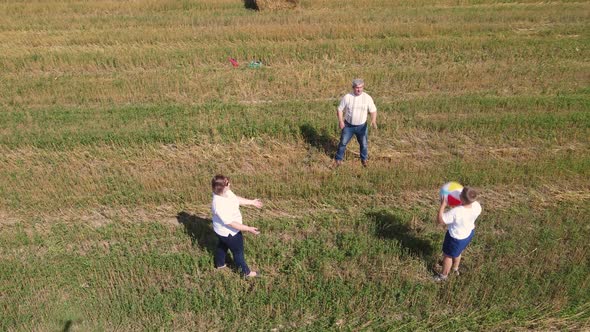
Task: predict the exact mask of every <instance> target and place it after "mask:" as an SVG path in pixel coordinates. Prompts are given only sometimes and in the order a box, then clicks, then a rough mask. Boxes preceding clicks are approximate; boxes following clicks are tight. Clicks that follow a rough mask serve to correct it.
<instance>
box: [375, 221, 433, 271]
mask: <svg viewBox="0 0 590 332" xmlns="http://www.w3.org/2000/svg"><path fill="white" fill-rule="evenodd" d="M367 216H368V217H369V219H371V220H373V222H374V223H375V235H376V236H377V237H379V238H383V239H390V240H397V241H398V242H399V243H400V245H401V247H402V248H405V249H406V250H407V252H408V253H409V254H410V255H413V256H416V257H419V258H421V259H423V260H425V261H426V262H427V263H429V264H428V266H431V265H432V264H431V263H432V262H433V261H434V259H435V257H434V256H433V253H434V249H433V245H432V242H431V241H430V240H426V239H422V238H420V237H419V236H418V234H417V231H415V230H412V228H411V227H410V226H408V223H409V221H410V220H404V219H407V218H404V217H403V216H399V215H395V214H392V213H390V212H386V211H373V212H369V213H367Z"/></svg>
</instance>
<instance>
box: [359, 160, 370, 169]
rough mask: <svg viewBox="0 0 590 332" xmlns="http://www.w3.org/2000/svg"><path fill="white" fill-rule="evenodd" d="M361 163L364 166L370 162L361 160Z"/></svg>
mask: <svg viewBox="0 0 590 332" xmlns="http://www.w3.org/2000/svg"><path fill="white" fill-rule="evenodd" d="M361 164H363V167H367V166H369V162H368V161H366V160H361Z"/></svg>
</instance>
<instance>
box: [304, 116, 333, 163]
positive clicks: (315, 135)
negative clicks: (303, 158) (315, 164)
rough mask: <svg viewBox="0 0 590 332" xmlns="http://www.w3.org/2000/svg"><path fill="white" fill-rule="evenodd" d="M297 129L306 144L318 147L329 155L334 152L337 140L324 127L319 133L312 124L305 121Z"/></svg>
mask: <svg viewBox="0 0 590 332" xmlns="http://www.w3.org/2000/svg"><path fill="white" fill-rule="evenodd" d="M299 129H300V130H301V135H302V136H303V139H304V140H305V142H306V143H307V144H309V145H311V146H313V147H315V148H317V149H319V150H320V151H322V152H324V153H325V154H326V155H328V156H329V157H332V156H333V155H334V154H335V153H336V149H338V140H337V139H335V138H333V137H332V136H330V135H329V134H328V132H327V130H326V129H325V128H324V129H322V132H321V133H319V132H318V131H317V129H315V128H314V127H313V126H312V125H310V124H307V123H306V124H302V125H301V126H300V127H299Z"/></svg>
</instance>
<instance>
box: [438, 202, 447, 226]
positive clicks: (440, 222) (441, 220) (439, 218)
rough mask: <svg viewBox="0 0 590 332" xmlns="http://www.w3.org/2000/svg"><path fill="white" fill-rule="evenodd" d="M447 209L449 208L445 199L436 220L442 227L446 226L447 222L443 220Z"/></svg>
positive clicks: (441, 203)
mask: <svg viewBox="0 0 590 332" xmlns="http://www.w3.org/2000/svg"><path fill="white" fill-rule="evenodd" d="M446 207H447V201H446V200H445V199H444V198H443V199H441V200H440V207H439V209H438V216H437V218H436V221H437V223H438V224H439V225H442V226H444V225H445V222H444V220H443V214H444V213H445V208H446Z"/></svg>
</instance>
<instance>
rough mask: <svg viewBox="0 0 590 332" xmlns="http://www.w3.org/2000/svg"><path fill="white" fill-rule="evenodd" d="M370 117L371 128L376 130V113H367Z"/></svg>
mask: <svg viewBox="0 0 590 332" xmlns="http://www.w3.org/2000/svg"><path fill="white" fill-rule="evenodd" d="M369 114H370V115H371V127H373V128H375V129H377V112H373V113H369Z"/></svg>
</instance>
